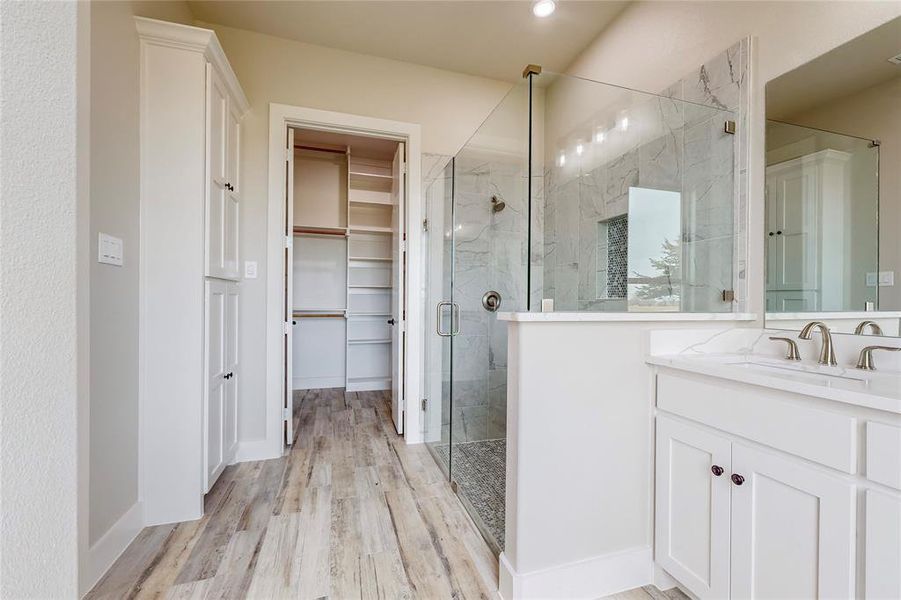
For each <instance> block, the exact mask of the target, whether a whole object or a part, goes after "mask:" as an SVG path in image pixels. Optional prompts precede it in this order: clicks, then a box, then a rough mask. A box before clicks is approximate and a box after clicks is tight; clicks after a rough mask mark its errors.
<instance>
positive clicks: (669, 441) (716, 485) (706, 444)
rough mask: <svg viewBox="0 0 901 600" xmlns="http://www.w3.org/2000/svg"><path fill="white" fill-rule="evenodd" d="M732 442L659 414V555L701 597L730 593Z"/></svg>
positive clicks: (657, 481)
mask: <svg viewBox="0 0 901 600" xmlns="http://www.w3.org/2000/svg"><path fill="white" fill-rule="evenodd" d="M730 463H731V443H730V442H729V440H727V439H726V438H722V437H720V436H718V435H714V434H711V433H708V432H707V431H705V430H703V429H700V428H698V427H693V426H691V425H686V424H684V423H680V422H678V421H675V420H673V419H669V418H667V417H663V416H661V417H658V418H657V467H656V489H657V492H656V521H655V523H656V525H655V526H656V533H655V537H656V539H655V546H654V557H655V559H656V560H657V562H658V563H659V564H660V566H662V567H663V568H664V569H666V570H667V571H668V572H669V573H670V574H671V575H673V576H674V577H675V578H676V579H678V580H679V581H680V582H682V584H683V585H684V586H685V587H686V588H688V590H689V591H691V592H692V593H694V594H695V595H696V596H697V597H698V598H726V597H728V595H729V494H730V492H731V489H730V488H731V482H730V481H729V476H730V474H731V472H730Z"/></svg>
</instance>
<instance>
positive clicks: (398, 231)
mask: <svg viewBox="0 0 901 600" xmlns="http://www.w3.org/2000/svg"><path fill="white" fill-rule="evenodd" d="M406 170H407V169H406V164H405V162H404V144H398V145H397V151H396V152H395V154H394V162H393V163H392V165H391V173H392V177H393V178H392V184H391V203H392V205H393V207H394V209H393V210H392V213H391V233H392V240H391V241H392V244H391V258H392V260H393V262H392V263H391V264H392V269H391V291H392V294H391V320H390V321H389V323H391V324H392V325H393V327H392V329H391V417H392V419H393V420H394V428H395V429H397V432H398V433H403V432H404V344H405V332H406V323H405V321H404V319H405V318H406V310H405V306H404V297H405V296H404V283H405V281H404V273H405V271H406V269H405V266H406V262H407V253H406V242H405V238H406V232H405V230H404V191H405V190H406Z"/></svg>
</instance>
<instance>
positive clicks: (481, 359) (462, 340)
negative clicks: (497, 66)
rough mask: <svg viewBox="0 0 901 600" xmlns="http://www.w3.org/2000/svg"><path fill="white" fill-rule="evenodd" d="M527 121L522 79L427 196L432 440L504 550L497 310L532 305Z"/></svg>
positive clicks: (503, 340)
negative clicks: (530, 290)
mask: <svg viewBox="0 0 901 600" xmlns="http://www.w3.org/2000/svg"><path fill="white" fill-rule="evenodd" d="M528 122H529V88H528V82H523V83H521V84H519V85H517V86H515V87H514V88H513V90H511V91H510V92H509V93H508V95H507V96H506V97H505V98H504V100H503V101H502V102H501V103H500V104H499V105H498V106H497V107H496V108H495V110H494V111H493V112H492V114H491V115H490V116H489V117H488V119H487V120H486V121H485V122H484V123H483V124H482V126H481V127H480V128H479V130H478V131H477V132H476V134H475V135H474V136H473V137H472V138H471V139H470V140H469V142H468V143H467V144H466V145H465V146H464V147H463V149H462V150H461V151H460V152H459V153H458V154H457V155H456V156H455V157H454V159H453V160H452V161H451V163H450V164H449V165H448V168H446V169H445V171H444V173H443V174H442V175H441V176H440V177H439V178H438V179H437V180H436V181H435V182H433V183H432V186H431V187H430V188H429V191H428V192H427V197H426V201H427V210H428V212H429V222H428V229H429V231H428V239H429V241H428V242H427V244H428V258H427V260H428V261H429V265H428V266H429V270H430V274H429V277H430V279H429V282H428V284H427V287H428V290H427V294H426V297H427V298H428V302H429V304H430V306H427V309H429V310H430V312H431V313H432V316H431V319H434V327H430V328H429V334H427V339H426V340H425V343H426V347H427V348H426V360H427V362H428V365H429V366H427V369H426V371H427V378H428V379H429V381H428V382H427V383H426V386H427V389H429V390H430V393H431V399H430V400H429V401H428V402H427V404H426V410H425V415H424V418H425V422H426V436H427V437H426V439H427V441H428V442H429V447H430V449H431V451H432V454H433V456H434V457H435V458H436V460H437V461H438V463H439V464H440V465H441V466H442V468H444V470H445V472H446V473H447V474H448V476H449V478H450V479H451V481H452V483H453V484H454V487H455V489H456V491H457V493H458V495H459V496H460V498H461V500H462V501H463V504H464V506H465V507H466V508H467V510H468V511H469V513H470V515H471V516H472V518H473V520H474V521H475V523H476V524H477V525H478V526H479V528H480V530H481V531H482V533H483V535H484V536H485V538H486V539H487V540H488V542H489V544H490V545H492V546H493V547H494V549H495V551H498V552H500V551H502V550H503V547H504V495H505V479H506V476H505V473H506V470H505V463H506V437H507V436H506V432H507V428H506V415H507V412H506V411H507V323H506V322H505V321H500V320H498V318H497V315H498V312H500V311H521V310H526V309H527V297H526V291H527V289H528V272H527V271H528V260H529V236H528V233H529V232H528V229H529V228H528V222H529V214H530V207H529V170H528V167H529V161H528V141H529V140H528ZM439 228H440V229H439ZM439 235H440V236H441V241H440V242H439V240H438V236H439ZM439 370H440V376H439ZM439 382H440V383H439ZM436 400H437V401H436Z"/></svg>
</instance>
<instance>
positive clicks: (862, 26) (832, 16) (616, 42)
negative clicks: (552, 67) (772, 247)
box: [567, 1, 901, 314]
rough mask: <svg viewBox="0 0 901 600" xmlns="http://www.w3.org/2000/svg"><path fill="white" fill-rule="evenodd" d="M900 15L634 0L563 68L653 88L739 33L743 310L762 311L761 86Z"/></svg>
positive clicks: (837, 5) (885, 7) (797, 5)
mask: <svg viewBox="0 0 901 600" xmlns="http://www.w3.org/2000/svg"><path fill="white" fill-rule="evenodd" d="M898 15H901V3H898V2H871V1H857V2H639V3H635V4H633V5H630V6H629V7H628V8H627V9H626V10H625V11H623V13H622V14H621V15H620V16H619V17H617V19H616V20H615V21H613V23H611V24H610V25H609V26H608V27H607V28H606V29H605V30H604V31H603V33H601V35H600V36H599V37H598V39H597V40H595V42H594V43H592V45H591V46H589V48H588V49H586V50H585V52H583V53H582V55H581V56H579V58H577V59H576V60H575V61H574V62H573V63H572V65H571V66H570V67H569V68H568V69H567V72H568V73H570V74H572V75H579V76H582V77H588V78H591V79H596V80H599V81H605V82H609V83H615V84H618V85H624V86H627V87H633V88H636V89H640V90H659V89H662V88H663V87H664V86H666V85H669V84H670V83H671V82H672V80H673V75H674V74H675V75H676V76H680V75H682V74H684V73H686V72H688V71H689V70H690V69H692V68H694V67H695V66H696V65H699V64H702V63H703V62H704V61H705V60H707V59H708V58H710V57H711V56H714V55H716V54H717V53H719V52H721V51H722V50H723V49H725V48H727V47H729V46H731V45H732V44H733V43H735V42H736V41H738V40H739V39H740V38H742V37H744V36H748V35H751V36H754V38H755V48H754V52H753V56H752V73H751V120H750V127H751V132H750V134H751V136H750V138H751V156H750V172H749V177H750V178H751V194H750V213H751V214H750V221H749V227H750V235H749V240H750V246H751V247H750V253H749V265H748V277H749V296H750V297H749V309H750V310H751V311H753V312H756V313H759V314H762V312H763V310H762V306H763V288H764V286H763V282H764V258H763V242H762V241H761V240H762V239H763V238H762V236H755V235H754V234H755V232H760V231H762V230H763V210H764V202H763V185H764V184H763V182H764V143H763V141H764V116H763V115H764V111H763V107H764V85H765V84H766V82H767V81H769V80H770V79H772V78H774V77H776V76H778V75H781V74H782V73H785V72H786V71H789V70H791V69H793V68H795V67H797V66H799V65H801V64H803V63H805V62H807V61H809V60H811V59H813V58H815V57H816V56H819V55H820V54H823V53H824V52H826V51H828V50H830V49H832V48H834V47H836V46H839V45H841V44H843V43H845V42H846V41H848V40H850V39H851V38H854V37H856V36H858V35H860V34H862V33H864V32H866V31H868V30H870V29H872V28H874V27H876V26H878V25H881V24H882V23H885V22H887V21H889V20H891V19H892V18H894V17H896V16H898Z"/></svg>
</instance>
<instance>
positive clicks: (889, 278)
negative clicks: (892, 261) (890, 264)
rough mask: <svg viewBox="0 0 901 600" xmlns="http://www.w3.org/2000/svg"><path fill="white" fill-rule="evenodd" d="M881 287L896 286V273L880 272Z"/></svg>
mask: <svg viewBox="0 0 901 600" xmlns="http://www.w3.org/2000/svg"><path fill="white" fill-rule="evenodd" d="M879 285H880V286H882V287H891V286H893V285H895V272H894V271H879Z"/></svg>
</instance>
